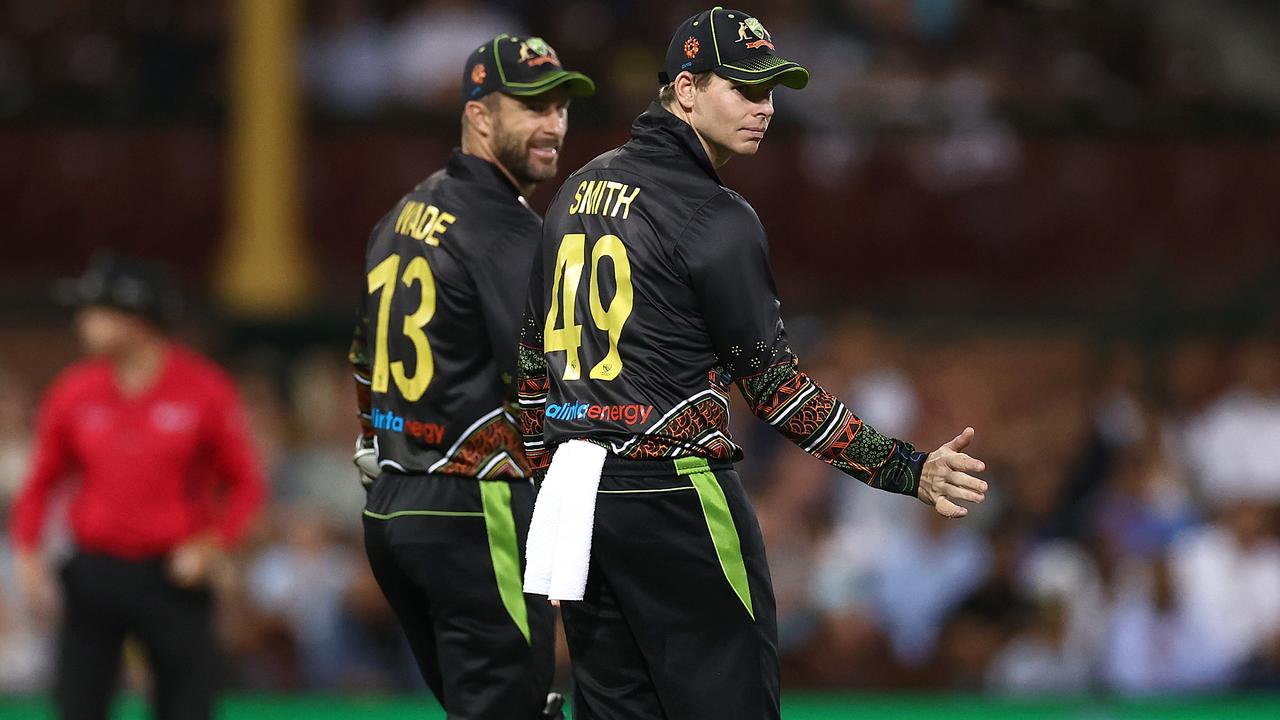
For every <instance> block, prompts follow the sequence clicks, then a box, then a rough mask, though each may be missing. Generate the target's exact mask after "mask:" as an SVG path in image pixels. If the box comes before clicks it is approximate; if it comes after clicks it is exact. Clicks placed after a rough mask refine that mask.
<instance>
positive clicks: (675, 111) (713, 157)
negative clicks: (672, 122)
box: [667, 103, 733, 170]
mask: <svg viewBox="0 0 1280 720" xmlns="http://www.w3.org/2000/svg"><path fill="white" fill-rule="evenodd" d="M667 112H669V113H671V114H672V115H675V116H676V117H678V118H680V119H681V120H683V121H684V124H686V125H688V126H689V128H690V129H691V130H693V134H694V135H695V136H697V138H698V142H699V143H702V151H703V152H705V153H706V154H707V159H708V160H710V161H711V166H712V167H714V168H715V169H717V170H719V169H720V168H721V167H723V166H724V164H725V163H727V162H729V158H731V157H733V153H732V152H730V151H729V150H727V149H726V148H723V147H721V146H719V145H716V144H714V143H712V142H710V141H709V140H707V139H706V138H705V137H703V136H702V133H700V132H698V126H697V125H694V124H693V119H692V118H690V117H689V114H688V113H686V112H685V111H684V108H682V107H680V103H672V104H671V106H670V107H668V108H667Z"/></svg>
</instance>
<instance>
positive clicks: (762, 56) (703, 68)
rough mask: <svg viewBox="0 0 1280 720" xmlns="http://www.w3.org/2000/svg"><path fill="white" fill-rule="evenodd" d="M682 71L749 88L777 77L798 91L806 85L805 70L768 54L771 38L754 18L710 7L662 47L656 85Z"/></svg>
mask: <svg viewBox="0 0 1280 720" xmlns="http://www.w3.org/2000/svg"><path fill="white" fill-rule="evenodd" d="M685 70H688V71H689V72H691V73H693V74H695V75H697V74H699V73H704V72H708V71H710V72H714V73H715V74H717V75H719V76H720V77H723V78H726V79H728V80H733V81H734V82H739V83H747V84H755V83H762V82H767V81H769V80H773V79H775V78H777V80H778V82H779V84H782V85H785V86H787V87H789V88H794V89H796V90H799V89H801V88H803V87H804V86H805V85H807V84H809V71H808V70H806V69H804V68H803V67H801V66H800V64H799V63H796V62H793V61H791V60H784V59H783V58H780V57H778V56H777V55H776V54H775V53H774V44H773V37H772V36H771V35H770V34H769V31H768V30H765V28H764V24H763V23H761V22H760V20H759V19H758V18H755V17H753V16H752V15H750V14H748V13H745V12H742V11H741V10H726V9H725V8H722V7H719V6H716V7H713V8H711V9H710V10H703V11H702V12H700V13H698V14H697V15H694V16H693V17H691V18H689V19H688V20H685V21H684V22H683V23H681V25H680V27H679V28H676V32H675V35H672V36H671V45H670V46H668V47H667V61H666V71H665V72H661V73H658V81H659V82H660V83H662V84H664V85H665V84H667V83H669V82H671V81H672V80H673V79H675V77H676V76H677V75H679V74H680V73H681V72H683V71H685Z"/></svg>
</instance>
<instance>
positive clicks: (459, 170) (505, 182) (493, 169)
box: [449, 148, 520, 198]
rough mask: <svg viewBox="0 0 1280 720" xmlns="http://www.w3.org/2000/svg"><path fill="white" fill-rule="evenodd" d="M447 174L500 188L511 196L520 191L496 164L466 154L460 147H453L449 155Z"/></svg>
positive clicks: (518, 194) (516, 196)
mask: <svg viewBox="0 0 1280 720" xmlns="http://www.w3.org/2000/svg"><path fill="white" fill-rule="evenodd" d="M449 175H450V176H452V177H455V178H457V179H459V180H469V181H471V182H478V183H480V184H481V185H487V186H489V187H493V188H495V189H499V190H502V191H503V192H506V193H510V194H511V196H512V197H513V198H519V197H520V191H519V190H518V189H517V188H516V186H515V185H512V184H511V179H510V178H508V177H507V176H506V175H503V174H502V171H501V170H499V169H498V166H497V165H494V164H493V163H491V162H489V161H488V160H482V159H480V158H478V157H476V156H475V155H468V154H466V153H464V152H462V150H461V149H460V148H454V149H453V154H451V155H450V156H449Z"/></svg>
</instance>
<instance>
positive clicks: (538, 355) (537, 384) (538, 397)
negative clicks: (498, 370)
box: [516, 260, 551, 473]
mask: <svg viewBox="0 0 1280 720" xmlns="http://www.w3.org/2000/svg"><path fill="white" fill-rule="evenodd" d="M528 296H529V297H528V302H527V304H526V306H525V311H524V323H523V324H522V325H521V326H520V341H519V345H518V347H517V348H516V351H517V357H516V402H517V406H518V415H517V419H518V420H519V423H520V434H521V435H522V436H523V440H524V453H525V456H526V457H528V459H529V467H530V468H531V469H532V470H533V472H535V473H538V472H542V471H545V470H546V469H547V467H548V466H549V465H550V464H551V453H550V451H549V450H548V448H547V444H546V441H545V440H544V439H543V437H542V424H543V415H544V409H545V407H546V404H547V386H548V380H547V359H546V357H544V356H543V354H542V318H543V317H544V316H545V315H546V311H545V309H544V307H543V304H544V303H543V300H542V297H543V291H542V262H541V261H540V260H534V262H533V273H532V278H531V279H530V281H529V293H528Z"/></svg>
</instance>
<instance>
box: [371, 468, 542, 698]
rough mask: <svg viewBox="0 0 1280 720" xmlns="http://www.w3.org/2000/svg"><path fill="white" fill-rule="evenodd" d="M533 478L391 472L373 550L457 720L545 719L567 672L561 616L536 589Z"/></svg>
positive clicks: (375, 511)
mask: <svg viewBox="0 0 1280 720" xmlns="http://www.w3.org/2000/svg"><path fill="white" fill-rule="evenodd" d="M533 494H534V491H533V484H532V483H531V482H529V481H528V480H524V481H514V482H507V481H505V480H476V479H474V478H467V477H455V476H449V475H405V474H399V473H389V472H384V473H383V474H382V475H381V476H379V478H378V479H377V480H376V481H374V484H373V487H372V488H371V489H370V491H369V499H368V502H367V504H366V507H365V511H364V537H365V550H366V551H367V552H368V555H369V564H370V566H371V567H372V568H373V575H374V577H375V578H376V579H377V581H378V585H379V586H380V587H381V588H382V592H383V594H384V595H386V598H387V601H388V602H389V603H390V604H391V608H392V609H393V610H394V611H395V613H396V617H397V618H398V619H399V621H400V625H401V626H402V627H403V628H404V631H405V635H407V636H408V638H409V645H410V647H411V648H412V649H413V653H414V656H415V657H416V658H417V661H418V668H419V670H420V671H421V672H422V677H423V679H424V680H426V682H427V685H428V686H429V687H430V688H431V691H432V692H433V693H435V696H436V698H437V699H438V700H439V701H440V704H441V705H442V706H444V709H445V712H446V713H447V714H448V718H449V720H534V719H535V718H537V717H539V715H540V713H541V711H542V709H543V705H544V704H545V702H546V698H547V692H548V690H550V688H551V680H552V675H553V673H554V671H555V644H554V643H555V641H554V636H553V632H554V624H555V615H554V611H553V610H552V608H551V606H550V604H549V603H548V602H547V599H546V598H545V597H540V596H533V595H529V596H526V595H525V594H524V590H523V587H524V582H523V578H524V546H525V540H526V538H527V537H528V532H529V520H530V518H531V517H532V516H533Z"/></svg>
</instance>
